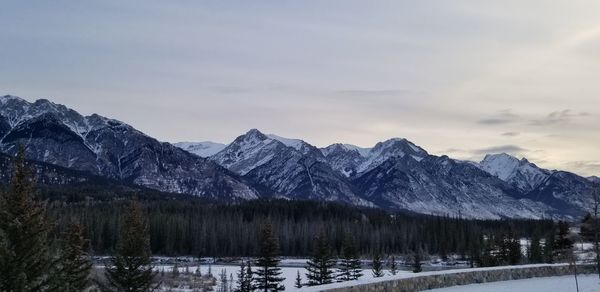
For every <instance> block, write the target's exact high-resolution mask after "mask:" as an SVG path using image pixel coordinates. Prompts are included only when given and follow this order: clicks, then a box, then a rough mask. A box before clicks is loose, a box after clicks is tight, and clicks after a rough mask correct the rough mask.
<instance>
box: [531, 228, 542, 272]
mask: <svg viewBox="0 0 600 292" xmlns="http://www.w3.org/2000/svg"><path fill="white" fill-rule="evenodd" d="M528 257H529V262H530V263H534V264H537V263H541V262H543V260H544V255H543V253H542V247H541V245H540V236H539V235H538V233H537V232H535V233H533V236H532V237H531V242H530V243H529V251H528Z"/></svg>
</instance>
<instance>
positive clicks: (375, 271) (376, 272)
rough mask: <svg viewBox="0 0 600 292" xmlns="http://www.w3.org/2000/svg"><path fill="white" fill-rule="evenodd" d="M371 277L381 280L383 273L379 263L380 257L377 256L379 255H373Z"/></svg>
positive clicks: (381, 264)
mask: <svg viewBox="0 0 600 292" xmlns="http://www.w3.org/2000/svg"><path fill="white" fill-rule="evenodd" d="M372 267H373V277H375V278H381V277H383V275H384V273H383V262H382V261H381V256H380V255H379V253H378V252H377V253H375V255H374V256H373V264H372Z"/></svg>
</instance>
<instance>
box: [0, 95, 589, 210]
mask: <svg viewBox="0 0 600 292" xmlns="http://www.w3.org/2000/svg"><path fill="white" fill-rule="evenodd" d="M18 145H23V146H25V149H26V154H27V158H28V159H30V160H31V161H32V162H33V163H34V164H35V165H38V167H37V168H36V173H37V174H38V175H39V176H40V177H43V178H44V179H42V180H41V182H42V183H47V184H69V183H72V182H73V181H77V179H78V177H80V179H85V177H86V176H85V175H82V174H86V175H91V176H96V177H103V178H107V179H110V180H113V181H120V182H122V183H126V184H133V185H139V186H142V187H145V188H150V189H156V190H159V191H163V192H169V193H181V194H189V195H194V196H199V197H203V198H208V199H216V200H226V201H230V200H248V199H257V198H261V197H274V198H285V199H290V200H296V199H301V200H304V199H310V200H323V201H335V202H342V203H348V204H353V205H358V206H365V207H379V208H384V209H387V210H393V211H408V212H416V213H424V214H434V215H450V216H463V217H469V218H503V217H511V218H566V219H574V218H577V217H579V216H581V215H582V214H583V213H584V212H586V211H587V209H586V208H587V207H588V206H589V205H590V202H591V200H592V198H591V196H590V190H591V189H592V188H593V187H594V186H597V185H598V184H599V183H600V182H599V179H598V178H597V177H590V178H585V177H581V176H578V175H576V174H573V173H570V172H565V171H558V170H547V169H543V168H540V167H538V166H536V165H535V164H533V163H531V162H529V161H528V160H527V159H525V158H523V159H517V158H515V157H513V156H510V155H508V154H504V153H499V154H490V155H487V156H486V157H485V158H484V159H483V160H482V161H481V162H472V161H461V160H456V159H452V158H450V157H448V156H445V155H444V156H435V155H431V154H429V153H428V152H427V151H426V150H425V149H423V148H421V147H419V146H417V145H415V144H414V143H412V142H410V141H408V140H406V139H401V138H394V139H390V140H387V141H383V142H380V143H377V144H376V145H375V146H373V147H372V148H361V147H357V146H354V145H349V144H333V145H330V146H327V147H325V148H318V147H315V146H313V145H310V144H309V143H306V142H305V141H303V140H300V139H289V138H283V137H280V136H277V135H272V134H264V133H262V132H260V131H259V130H257V129H251V130H250V131H248V132H247V133H245V134H243V135H240V136H239V137H237V138H236V139H235V140H234V141H233V142H231V143H229V144H220V143H214V142H198V143H194V142H182V143H175V144H170V143H166V142H160V141H158V140H157V139H154V138H152V137H150V136H148V135H146V134H144V133H142V132H140V131H138V130H136V129H135V128H133V127H131V126H129V125H127V124H125V123H123V122H120V121H117V120H114V119H110V118H106V117H102V116H100V115H97V114H93V115H90V116H83V115H81V114H79V113H78V112H76V111H74V110H72V109H69V108H67V107H66V106H63V105H59V104H55V103H53V102H51V101H48V100H45V99H40V100H37V101H35V102H28V101H26V100H24V99H21V98H19V97H15V96H9V95H7V96H3V97H0V153H2V155H3V156H0V158H6V157H9V156H12V155H14V154H15V153H16V151H17V149H18ZM2 161H4V160H3V159H0V164H2ZM5 164H6V163H5ZM41 166H43V167H41ZM9 171H10V167H3V169H2V171H0V178H7V177H8V176H9V175H10V173H9ZM69 171H71V172H69ZM49 177H50V178H51V179H50V178H49ZM0 181H6V179H4V180H0Z"/></svg>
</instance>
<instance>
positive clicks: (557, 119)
mask: <svg viewBox="0 0 600 292" xmlns="http://www.w3.org/2000/svg"><path fill="white" fill-rule="evenodd" d="M587 116H590V113H588V112H578V113H575V112H573V111H572V110H570V109H565V110H560V111H554V112H551V113H549V114H548V115H547V116H546V117H544V118H541V119H534V120H531V121H530V124H531V125H534V126H548V125H554V124H561V123H568V122H570V121H572V120H574V119H576V118H581V117H587Z"/></svg>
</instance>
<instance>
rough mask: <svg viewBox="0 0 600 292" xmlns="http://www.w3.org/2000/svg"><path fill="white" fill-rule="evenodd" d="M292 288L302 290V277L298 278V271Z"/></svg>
mask: <svg viewBox="0 0 600 292" xmlns="http://www.w3.org/2000/svg"><path fill="white" fill-rule="evenodd" d="M294 287H296V288H298V289H300V288H302V277H300V271H298V274H297V275H296V281H295V282H294Z"/></svg>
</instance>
